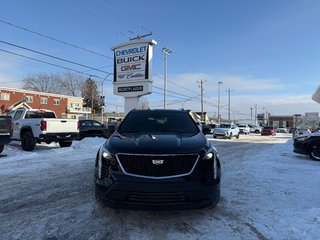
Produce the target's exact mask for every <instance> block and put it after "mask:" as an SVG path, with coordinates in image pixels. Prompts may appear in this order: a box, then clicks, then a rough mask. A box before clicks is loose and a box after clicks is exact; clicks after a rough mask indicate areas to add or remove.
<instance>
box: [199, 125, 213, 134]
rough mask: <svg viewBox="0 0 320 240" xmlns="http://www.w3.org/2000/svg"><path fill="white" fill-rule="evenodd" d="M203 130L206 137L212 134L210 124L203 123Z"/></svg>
mask: <svg viewBox="0 0 320 240" xmlns="http://www.w3.org/2000/svg"><path fill="white" fill-rule="evenodd" d="M201 129H202V133H203V134H204V135H206V134H209V133H210V132H211V127H210V126H209V124H206V123H201Z"/></svg>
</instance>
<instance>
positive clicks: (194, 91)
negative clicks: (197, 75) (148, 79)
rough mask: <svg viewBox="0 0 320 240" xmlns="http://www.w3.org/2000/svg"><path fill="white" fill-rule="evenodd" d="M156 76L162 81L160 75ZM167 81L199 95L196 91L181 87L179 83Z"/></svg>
mask: <svg viewBox="0 0 320 240" xmlns="http://www.w3.org/2000/svg"><path fill="white" fill-rule="evenodd" d="M154 76H155V77H158V78H159V79H161V80H162V78H161V77H160V76H159V75H157V74H154ZM167 81H168V82H170V83H172V84H173V85H176V86H178V87H181V88H183V89H185V90H188V91H190V92H193V93H197V92H196V91H193V90H191V89H188V88H186V87H184V86H181V85H179V84H177V83H175V82H173V81H170V80H167Z"/></svg>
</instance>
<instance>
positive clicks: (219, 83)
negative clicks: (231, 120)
mask: <svg viewBox="0 0 320 240" xmlns="http://www.w3.org/2000/svg"><path fill="white" fill-rule="evenodd" d="M221 84H222V82H221V81H219V82H218V124H220V120H221V118H220V85H221Z"/></svg>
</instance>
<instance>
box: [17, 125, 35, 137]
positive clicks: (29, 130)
mask: <svg viewBox="0 0 320 240" xmlns="http://www.w3.org/2000/svg"><path fill="white" fill-rule="evenodd" d="M25 132H29V133H30V134H31V135H32V136H33V132H32V128H31V127H30V126H26V127H23V128H21V131H20V139H22V136H23V134H24V133H25ZM33 137H34V136H33Z"/></svg>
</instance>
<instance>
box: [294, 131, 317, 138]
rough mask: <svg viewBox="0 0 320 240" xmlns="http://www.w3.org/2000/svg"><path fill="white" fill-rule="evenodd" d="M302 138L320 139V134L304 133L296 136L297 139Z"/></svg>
mask: <svg viewBox="0 0 320 240" xmlns="http://www.w3.org/2000/svg"><path fill="white" fill-rule="evenodd" d="M300 137H320V132H313V133H303V134H300V135H298V136H296V137H295V138H300Z"/></svg>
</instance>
